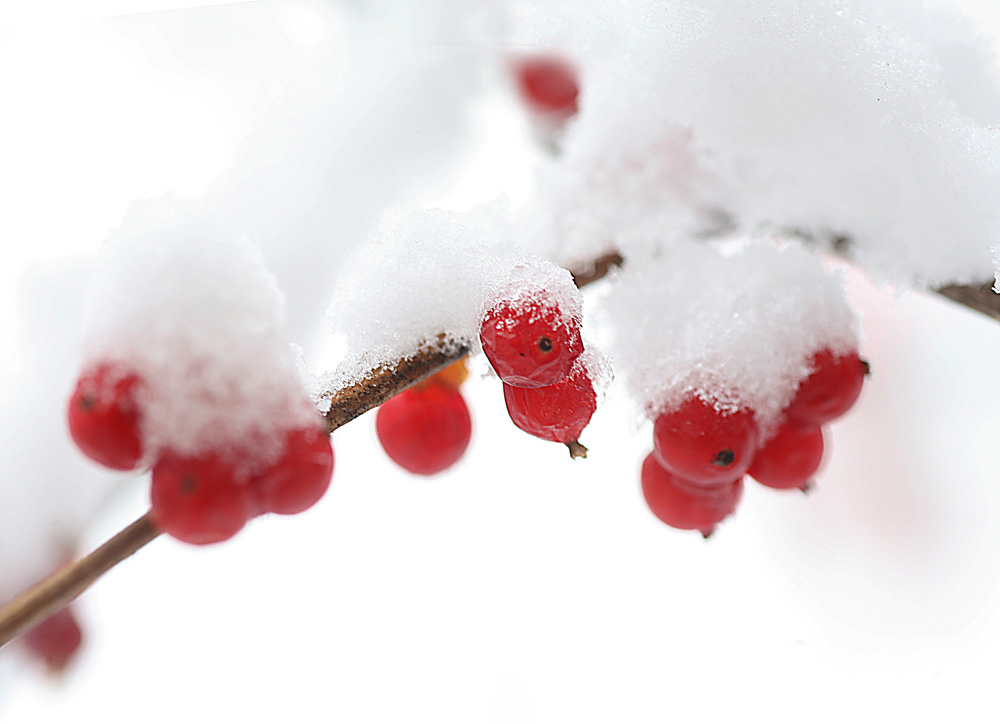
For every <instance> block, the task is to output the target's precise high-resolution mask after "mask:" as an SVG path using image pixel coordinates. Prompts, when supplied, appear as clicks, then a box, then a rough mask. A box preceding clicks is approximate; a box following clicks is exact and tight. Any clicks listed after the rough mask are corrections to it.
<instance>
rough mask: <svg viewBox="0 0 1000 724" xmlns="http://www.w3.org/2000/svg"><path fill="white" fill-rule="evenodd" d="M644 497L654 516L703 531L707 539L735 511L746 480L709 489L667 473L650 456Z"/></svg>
mask: <svg viewBox="0 0 1000 724" xmlns="http://www.w3.org/2000/svg"><path fill="white" fill-rule="evenodd" d="M642 495H643V497H644V498H645V499H646V505H648V506H649V509H650V511H652V513H653V515H655V516H656V517H657V518H659V519H660V520H662V521H663V522H664V523H666V524H667V525H669V526H671V527H673V528H679V529H681V530H697V531H701V534H702V535H703V536H705V537H706V538H707V537H708V536H710V535H711V534H712V532H713V531H714V530H715V527H716V526H717V525H718V524H719V523H720V522H722V520H723V519H725V518H726V517H728V516H730V515H732V514H733V512H734V511H735V510H736V506H737V505H739V502H740V497H741V496H742V495H743V478H742V477H737V478H736V479H735V480H730V481H729V482H728V483H726V484H725V485H721V486H716V487H711V488H706V487H704V486H701V485H698V484H697V483H692V482H690V481H685V480H682V479H681V478H679V477H678V476H676V475H674V474H673V473H671V472H670V471H668V470H664V469H663V467H661V466H660V464H659V463H658V462H657V461H656V457H655V456H654V455H653V453H650V454H649V455H647V456H646V459H645V460H644V461H643V463H642Z"/></svg>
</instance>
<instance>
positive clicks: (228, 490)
mask: <svg viewBox="0 0 1000 724" xmlns="http://www.w3.org/2000/svg"><path fill="white" fill-rule="evenodd" d="M150 496H151V498H152V510H153V519H154V520H155V521H156V525H157V526H158V527H159V528H160V530H162V531H164V532H165V533H169V534H170V535H172V536H173V537H174V538H177V539H179V540H182V541H185V542H187V543H194V544H198V545H202V544H207V543H218V542H220V541H224V540H226V539H228V538H232V537H233V536H234V535H236V534H237V533H238V532H239V531H240V529H241V528H243V526H244V525H246V522H247V521H248V520H250V518H251V517H252V514H253V505H252V500H251V493H250V490H249V485H247V484H246V482H245V481H241V480H239V479H238V477H237V474H236V472H235V469H234V466H233V464H232V463H230V462H228V461H226V460H223V459H222V458H221V457H220V456H218V455H217V454H215V453H208V454H206V455H203V456H202V457H182V456H179V455H176V454H173V453H170V452H167V453H165V454H164V455H163V457H161V458H160V460H159V461H158V462H157V463H156V465H154V466H153V481H152V486H151V488H150Z"/></svg>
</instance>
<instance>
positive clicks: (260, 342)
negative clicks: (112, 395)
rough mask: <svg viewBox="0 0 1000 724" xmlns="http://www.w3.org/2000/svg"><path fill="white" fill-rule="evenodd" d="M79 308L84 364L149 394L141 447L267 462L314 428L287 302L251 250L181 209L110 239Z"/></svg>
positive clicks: (143, 213) (159, 209) (139, 213)
mask: <svg viewBox="0 0 1000 724" xmlns="http://www.w3.org/2000/svg"><path fill="white" fill-rule="evenodd" d="M105 262H106V263H105V264H104V266H103V267H102V269H101V272H100V274H99V275H97V277H96V278H95V280H94V285H93V287H92V288H91V290H90V294H89V296H88V299H87V307H86V313H87V317H86V325H85V329H86V335H85V349H86V364H87V365H88V366H91V365H97V364H100V363H102V362H111V363H114V364H116V366H118V367H120V368H123V369H127V370H132V371H134V372H136V373H138V375H139V376H140V377H141V378H142V380H143V381H144V382H145V385H144V387H143V390H142V396H141V399H140V404H141V405H142V408H143V420H142V422H143V435H144V440H145V442H146V446H147V449H148V450H149V451H150V452H151V453H152V454H154V455H155V452H156V451H157V450H161V449H165V448H169V449H171V450H174V451H176V452H178V453H180V454H185V455H197V454H200V453H203V452H206V451H208V450H221V451H228V452H231V453H232V454H234V455H240V456H249V458H250V459H251V460H254V461H263V460H265V459H268V458H270V457H273V456H274V455H276V454H278V453H279V452H280V445H281V440H282V439H283V437H282V436H281V435H276V434H275V433H276V432H277V431H281V430H285V429H289V428H292V427H300V426H303V425H308V424H310V423H315V420H316V411H315V408H314V407H313V405H312V403H311V402H310V400H309V398H308V395H307V394H306V393H305V391H304V389H303V386H302V380H301V377H300V374H299V372H298V368H297V358H296V355H295V354H294V352H293V349H292V347H291V345H290V344H289V341H288V339H287V337H286V333H285V327H284V307H283V297H282V295H281V293H280V291H279V290H278V288H277V285H276V283H275V280H274V277H273V276H272V275H271V274H270V273H269V272H268V271H267V269H266V268H265V267H264V263H263V260H262V257H261V255H260V252H259V250H258V249H257V248H256V247H255V246H253V245H252V244H251V243H249V242H248V241H243V240H234V239H229V238H227V237H226V234H225V232H224V231H222V230H220V229H218V228H214V226H213V224H212V222H211V221H210V220H207V219H206V218H205V217H204V215H200V214H198V213H195V212H194V211H193V210H192V208H190V207H189V206H188V205H185V204H183V203H178V202H170V201H163V202H151V203H145V204H141V205H137V206H136V207H134V208H133V210H132V211H131V212H130V214H129V215H128V216H127V217H126V219H125V221H124V223H123V225H122V226H121V227H120V228H119V229H118V230H117V231H116V232H115V233H114V234H113V235H112V237H111V247H110V249H109V252H108V254H107V255H106V260H105Z"/></svg>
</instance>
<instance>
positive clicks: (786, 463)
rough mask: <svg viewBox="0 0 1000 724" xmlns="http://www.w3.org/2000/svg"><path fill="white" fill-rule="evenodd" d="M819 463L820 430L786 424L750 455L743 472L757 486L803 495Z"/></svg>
mask: <svg viewBox="0 0 1000 724" xmlns="http://www.w3.org/2000/svg"><path fill="white" fill-rule="evenodd" d="M821 462H823V430H822V428H820V427H818V426H817V427H802V426H801V425H799V424H797V423H795V422H786V423H785V424H784V425H782V427H781V429H779V430H778V432H777V434H776V435H775V436H774V437H773V438H771V439H770V440H769V441H768V442H767V444H765V445H764V446H763V447H762V448H761V449H760V450H758V451H757V454H756V455H755V456H754V459H753V463H752V464H751V465H750V469H749V470H748V471H747V472H748V474H749V475H750V477H752V478H753V479H754V480H756V481H757V482H758V483H760V484H761V485H766V486H767V487H769V488H776V489H778V490H787V489H790V488H798V489H799V490H801V491H803V492H805V491H806V490H808V489H809V481H810V480H811V479H812V477H813V475H814V474H815V473H816V471H817V470H819V466H820V463H821Z"/></svg>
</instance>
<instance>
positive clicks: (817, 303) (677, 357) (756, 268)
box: [600, 239, 858, 438]
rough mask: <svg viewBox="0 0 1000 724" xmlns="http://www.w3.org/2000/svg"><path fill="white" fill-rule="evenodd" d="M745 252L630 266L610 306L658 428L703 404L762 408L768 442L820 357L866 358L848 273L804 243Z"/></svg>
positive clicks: (633, 382) (749, 246)
mask: <svg viewBox="0 0 1000 724" xmlns="http://www.w3.org/2000/svg"><path fill="white" fill-rule="evenodd" d="M743 242H744V243H743V245H742V246H740V247H738V248H735V249H730V250H729V251H728V252H726V253H723V252H722V251H720V250H719V249H717V248H714V247H710V246H706V245H705V244H703V243H700V242H685V243H678V244H677V245H676V246H675V247H674V248H673V250H672V251H671V253H670V254H668V255H663V256H659V257H650V258H644V259H635V260H630V261H631V262H632V263H630V264H629V265H628V266H626V268H625V269H624V270H623V271H622V272H621V275H620V277H619V278H618V283H617V284H616V285H615V287H614V288H613V289H612V290H611V292H610V293H609V294H608V295H607V297H606V299H605V300H604V302H603V304H602V306H601V307H600V313H601V314H603V315H605V316H606V318H607V321H608V322H609V323H610V324H609V326H610V327H611V328H612V330H613V339H612V340H611V341H610V345H611V346H610V349H609V351H610V352H611V354H612V355H613V357H614V359H615V363H616V368H617V372H618V374H619V375H620V376H622V377H623V378H624V379H625V381H626V382H627V384H628V386H629V388H630V390H631V392H632V394H633V396H634V398H635V399H636V400H637V401H638V402H639V403H640V404H641V406H642V408H643V411H644V412H645V414H646V415H647V416H648V417H650V418H655V417H656V416H657V415H658V414H659V413H661V412H663V411H665V410H670V409H675V408H676V407H678V406H679V405H680V404H681V402H682V401H683V400H684V399H686V398H687V397H689V396H690V395H692V394H698V395H699V396H701V397H703V398H705V399H711V400H712V401H713V404H715V405H717V406H719V407H720V409H726V408H728V409H734V410H735V409H738V408H740V407H749V408H751V409H752V410H753V411H754V413H755V416H756V421H757V424H758V426H759V427H760V429H761V432H762V433H763V437H765V438H766V437H767V436H768V434H769V433H770V431H771V430H772V429H773V428H774V426H775V425H776V424H777V423H778V422H779V418H780V415H781V411H782V410H783V409H784V407H785V406H786V405H787V404H788V402H789V401H790V400H791V398H792V396H793V395H794V393H795V389H796V387H797V385H798V383H799V382H800V381H801V380H802V379H803V378H804V377H805V376H806V375H807V374H808V373H809V371H810V369H809V360H810V358H811V356H812V354H813V353H814V352H815V351H817V350H819V349H821V348H824V347H828V348H830V349H831V350H834V351H836V352H847V351H849V350H852V349H857V344H858V320H857V318H856V316H855V315H854V313H853V312H852V311H851V309H850V307H849V306H848V304H847V301H846V299H845V297H844V291H843V281H842V278H841V275H840V274H839V273H836V272H833V273H831V272H828V271H826V270H825V269H824V267H823V263H822V262H821V261H820V259H819V258H817V257H816V256H815V255H814V254H812V253H810V252H809V251H806V250H805V249H803V248H801V247H800V246H798V245H796V244H793V243H786V244H779V243H778V241H777V240H774V239H758V240H755V241H751V240H743Z"/></svg>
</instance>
